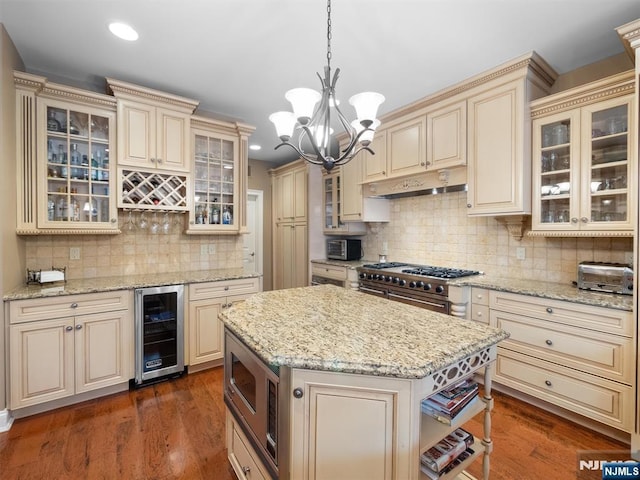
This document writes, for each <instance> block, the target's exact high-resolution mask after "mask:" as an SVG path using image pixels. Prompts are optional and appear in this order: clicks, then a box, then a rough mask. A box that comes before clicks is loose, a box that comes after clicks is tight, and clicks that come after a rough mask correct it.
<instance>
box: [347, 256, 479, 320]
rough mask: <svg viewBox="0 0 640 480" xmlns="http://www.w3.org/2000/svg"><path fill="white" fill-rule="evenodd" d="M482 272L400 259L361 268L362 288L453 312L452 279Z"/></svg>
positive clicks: (400, 300) (368, 291)
mask: <svg viewBox="0 0 640 480" xmlns="http://www.w3.org/2000/svg"><path fill="white" fill-rule="evenodd" d="M480 273H481V272H478V271H475V270H462V269H459V268H446V267H434V266H431V265H412V264H408V263H397V262H389V263H372V264H367V265H363V266H362V267H359V268H358V276H359V278H360V291H362V292H365V293H369V294H371V295H376V296H379V297H384V298H388V299H389V300H396V301H398V302H403V303H408V304H409V305H415V306H417V307H421V308H426V309H428V310H432V311H436V312H441V313H446V314H449V313H450V312H451V302H450V301H449V298H448V297H449V285H448V282H449V280H451V279H454V278H460V277H466V276H469V275H478V274H480Z"/></svg>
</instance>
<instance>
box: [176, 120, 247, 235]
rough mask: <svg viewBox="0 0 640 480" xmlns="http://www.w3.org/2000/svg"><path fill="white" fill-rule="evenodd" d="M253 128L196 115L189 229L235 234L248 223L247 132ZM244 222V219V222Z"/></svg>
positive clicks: (202, 232) (192, 125)
mask: <svg viewBox="0 0 640 480" xmlns="http://www.w3.org/2000/svg"><path fill="white" fill-rule="evenodd" d="M251 131H253V128H251V127H248V126H246V125H241V124H238V123H229V122H222V121H216V120H212V119H207V118H204V117H193V118H192V121H191V142H192V143H191V151H192V159H191V172H192V182H191V184H190V188H189V196H190V198H192V199H193V202H192V205H193V207H192V208H190V209H189V223H188V228H187V233H189V234H207V233H217V234H224V233H230V234H235V233H238V232H240V231H242V229H243V228H244V227H246V220H243V219H244V215H245V213H244V206H245V203H246V195H247V164H248V159H247V136H248V134H249V133H250V132H251ZM243 222H244V223H243Z"/></svg>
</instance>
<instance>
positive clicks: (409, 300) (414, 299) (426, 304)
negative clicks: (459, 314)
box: [389, 287, 451, 315]
mask: <svg viewBox="0 0 640 480" xmlns="http://www.w3.org/2000/svg"><path fill="white" fill-rule="evenodd" d="M389 300H395V301H396V302H402V303H406V304H409V305H413V306H415V307H420V308H424V309H426V310H431V311H432V312H439V313H444V314H446V315H449V314H450V310H451V302H449V301H448V300H447V299H446V297H438V296H437V295H429V294H427V293H424V294H423V293H422V292H414V291H411V292H406V293H405V292H404V291H403V290H401V289H394V288H393V287H390V288H389Z"/></svg>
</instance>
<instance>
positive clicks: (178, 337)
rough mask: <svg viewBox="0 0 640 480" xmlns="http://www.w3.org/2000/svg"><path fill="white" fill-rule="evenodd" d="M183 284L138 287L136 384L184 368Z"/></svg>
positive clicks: (175, 373)
mask: <svg viewBox="0 0 640 480" xmlns="http://www.w3.org/2000/svg"><path fill="white" fill-rule="evenodd" d="M183 294H184V287H183V286H182V285H170V286H165V287H154V288H142V289H137V290H136V296H135V302H136V319H135V321H136V322H135V323H136V384H138V385H140V384H143V383H146V382H150V381H157V380H158V379H160V378H163V377H166V376H172V375H179V374H181V373H182V372H183V371H184V353H183V345H184V343H183V329H184V328H183V321H184V314H183Z"/></svg>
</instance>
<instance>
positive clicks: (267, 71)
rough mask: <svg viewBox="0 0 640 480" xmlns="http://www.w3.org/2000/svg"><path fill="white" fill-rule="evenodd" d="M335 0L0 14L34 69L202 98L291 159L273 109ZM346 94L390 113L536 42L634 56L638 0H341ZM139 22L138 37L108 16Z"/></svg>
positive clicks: (130, 3) (111, 0) (105, 4)
mask: <svg viewBox="0 0 640 480" xmlns="http://www.w3.org/2000/svg"><path fill="white" fill-rule="evenodd" d="M326 9H327V8H326V2H325V0H0V21H1V22H2V23H3V24H4V26H5V28H6V30H7V31H8V33H9V36H10V37H11V39H12V40H13V42H14V43H15V45H16V48H17V50H18V52H19V54H20V56H21V57H22V59H23V61H24V63H25V66H26V69H27V71H29V72H32V73H37V74H41V75H44V76H47V77H48V78H50V79H51V80H53V81H57V82H59V83H66V84H69V85H74V86H81V87H84V88H90V89H94V90H98V91H102V92H104V91H106V86H105V81H104V78H105V77H113V78H117V79H120V80H124V81H128V82H132V83H137V84H139V85H143V86H147V87H151V88H155V89H158V90H162V91H166V92H169V93H173V94H177V95H182V96H185V97H189V98H193V99H196V100H199V101H200V107H199V109H200V110H201V111H206V112H212V113H213V114H214V115H215V116H217V117H219V118H225V119H238V120H241V121H243V122H246V123H249V124H251V125H254V126H255V127H256V131H255V133H254V134H253V135H252V137H251V139H250V143H256V144H259V145H261V146H262V149H261V150H259V151H252V152H250V158H253V159H257V160H265V161H270V162H277V163H281V162H284V161H289V160H292V159H293V158H295V154H293V152H292V151H290V150H289V149H285V148H281V149H279V150H277V151H274V147H275V145H277V143H278V139H277V138H276V135H275V130H274V128H273V125H272V124H271V122H269V121H268V116H269V115H270V114H271V113H272V112H275V111H278V110H290V105H289V104H288V102H287V101H286V100H285V99H284V92H285V91H286V90H288V89H290V88H294V87H298V86H306V87H312V88H315V89H319V88H320V83H319V80H318V78H317V76H316V72H322V70H323V67H324V65H325V63H326V46H327V39H326V28H327V26H326V21H327V18H326ZM331 11H332V13H331V20H332V41H331V50H332V60H331V65H332V67H333V68H334V69H335V67H340V69H341V75H340V80H339V81H338V83H337V87H336V92H337V96H338V97H339V98H341V99H343V103H342V104H341V105H345V106H341V109H342V110H343V112H344V113H345V114H346V115H347V117H348V118H353V111H352V109H351V107H350V106H349V105H348V104H347V102H346V100H347V99H348V98H349V97H350V96H351V95H353V94H355V93H358V92H360V91H365V90H373V91H377V92H380V93H382V94H384V95H385V97H386V101H385V103H383V104H382V106H381V109H380V111H379V114H384V113H386V112H389V111H392V110H395V109H397V108H399V107H401V106H403V105H406V104H408V103H411V102H413V101H415V100H418V99H420V98H422V97H424V96H427V95H429V94H431V93H433V92H436V91H437V90H440V89H442V88H444V87H446V86H448V85H452V84H454V83H457V82H460V81H462V80H464V79H466V78H468V77H471V76H473V75H475V74H478V73H480V72H482V71H484V70H487V69H490V68H492V67H494V66H497V65H499V64H501V63H504V62H506V61H508V60H511V59H512V58H515V57H518V56H520V55H522V54H525V53H528V52H530V51H532V50H535V51H537V52H538V54H540V55H541V56H542V57H543V58H544V59H545V60H546V61H547V62H548V63H549V64H550V65H551V66H552V67H553V68H554V69H555V70H556V71H557V72H558V73H559V74H562V73H566V72H568V71H571V70H574V69H575V68H578V67H581V66H583V65H586V64H589V63H593V62H595V61H598V60H601V59H603V58H606V57H609V56H612V55H615V54H618V53H621V52H623V45H622V43H621V41H620V39H619V37H618V35H617V33H616V31H615V28H616V27H618V26H621V25H623V24H625V23H628V22H630V21H633V20H636V19H638V18H640V2H639V1H638V0H608V1H602V0H597V1H596V0H334V1H333V3H332V6H331ZM114 20H119V21H123V22H127V23H129V24H130V25H132V26H134V27H135V28H136V30H137V31H138V33H139V34H140V38H139V39H138V41H136V42H126V41H123V40H120V39H118V38H116V37H114V36H113V35H111V33H110V32H109V31H108V29H107V25H108V24H109V23H110V22H112V21H114Z"/></svg>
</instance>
